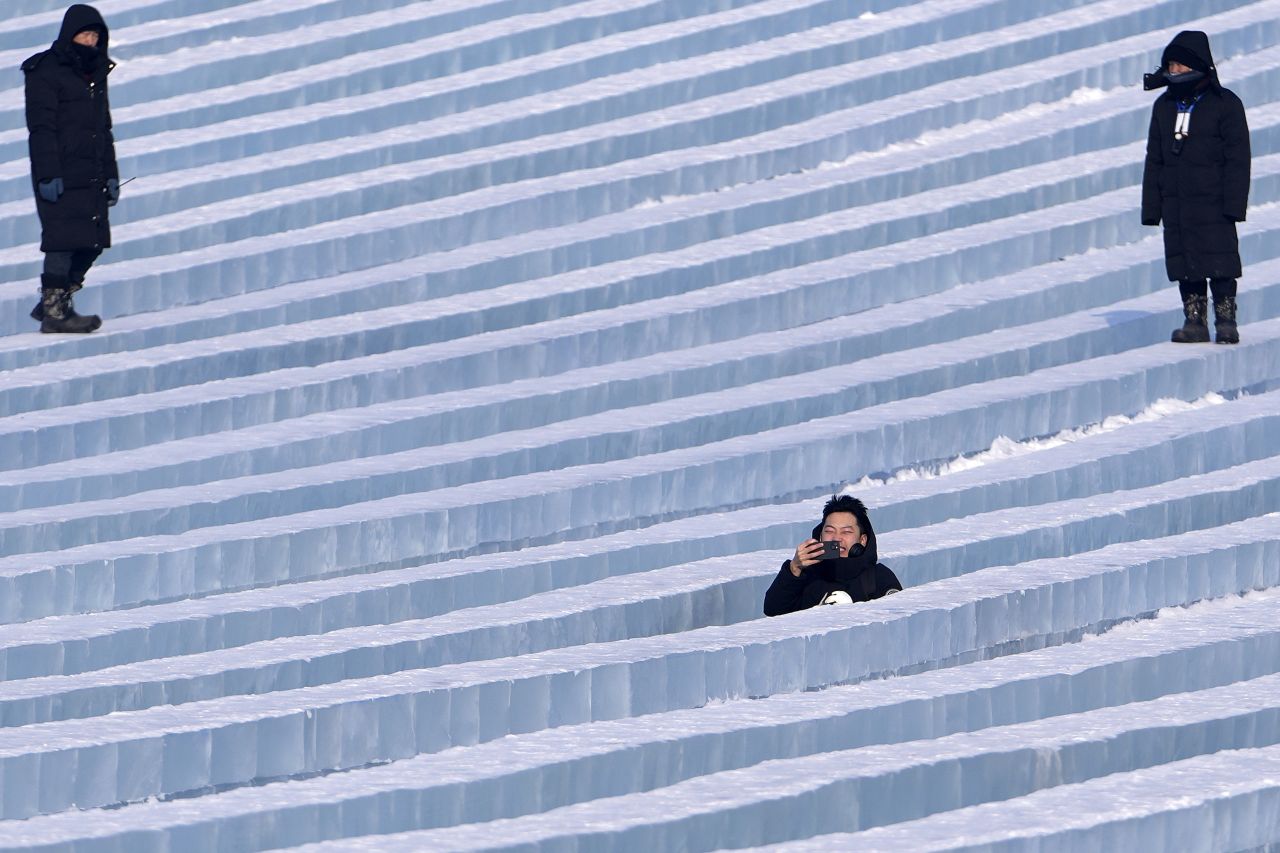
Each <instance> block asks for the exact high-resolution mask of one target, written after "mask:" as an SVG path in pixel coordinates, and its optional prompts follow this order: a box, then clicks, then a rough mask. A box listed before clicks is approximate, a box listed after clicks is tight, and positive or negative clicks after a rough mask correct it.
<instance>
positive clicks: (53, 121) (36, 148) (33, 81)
mask: <svg viewBox="0 0 1280 853" xmlns="http://www.w3.org/2000/svg"><path fill="white" fill-rule="evenodd" d="M26 101H27V130H28V131H29V132H30V134H31V136H30V149H31V174H32V176H33V177H34V178H35V181H36V183H40V182H41V181H46V180H49V179H50V178H60V177H62V163H61V161H60V159H59V157H58V92H57V89H55V88H54V86H53V84H52V83H50V82H49V80H48V79H47V78H46V77H45V76H44V75H42V74H38V73H30V72H28V73H27V75H26Z"/></svg>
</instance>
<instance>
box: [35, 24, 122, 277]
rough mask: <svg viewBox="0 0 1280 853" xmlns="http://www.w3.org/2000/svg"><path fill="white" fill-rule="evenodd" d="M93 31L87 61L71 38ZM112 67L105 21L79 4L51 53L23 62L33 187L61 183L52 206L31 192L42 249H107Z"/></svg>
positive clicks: (112, 161) (115, 174)
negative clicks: (94, 41) (94, 45)
mask: <svg viewBox="0 0 1280 853" xmlns="http://www.w3.org/2000/svg"><path fill="white" fill-rule="evenodd" d="M90 27H95V28H97V29H98V30H99V32H100V36H99V41H98V55H97V57H96V59H88V60H86V58H85V57H83V56H82V55H81V52H80V51H77V49H76V47H77V46H76V45H74V44H73V43H72V39H73V38H74V37H75V35H76V33H78V32H80V31H81V30H84V29H87V28H90ZM114 67H115V65H114V63H112V62H111V60H110V59H109V58H108V56H107V26H106V23H105V22H104V21H103V20H102V16H101V15H100V14H98V11H97V10H96V9H94V8H93V7H92V6H85V5H82V4H76V5H75V6H72V7H71V8H69V9H67V13H66V15H64V16H63V19H62V29H61V31H60V32H59V34H58V40H57V41H55V42H54V43H53V47H51V48H49V49H48V50H46V51H42V52H41V53H37V54H36V55H35V56H33V57H31V58H30V59H28V60H27V61H26V62H24V63H22V70H23V72H25V74H26V94H27V129H28V130H29V131H30V134H31V136H30V149H31V179H32V187H33V188H34V187H35V186H36V185H38V184H39V183H40V182H41V181H45V180H49V179H52V178H61V179H62V182H63V194H62V196H61V198H59V199H58V200H57V201H56V202H53V203H50V202H47V201H45V200H44V199H43V198H41V197H40V194H39V192H37V193H36V210H37V212H38V213H39V214H40V225H41V228H42V234H41V239H40V249H41V250H42V251H45V252H63V251H72V250H75V249H95V248H97V249H105V248H107V247H108V246H110V245H111V228H110V226H109V224H108V222H107V194H106V182H107V180H108V179H116V180H118V179H119V175H120V173H119V171H118V169H117V166H116V149H115V139H114V137H113V136H112V133H111V108H110V106H109V104H108V102H107V75H108V74H109V73H111V69H112V68H114Z"/></svg>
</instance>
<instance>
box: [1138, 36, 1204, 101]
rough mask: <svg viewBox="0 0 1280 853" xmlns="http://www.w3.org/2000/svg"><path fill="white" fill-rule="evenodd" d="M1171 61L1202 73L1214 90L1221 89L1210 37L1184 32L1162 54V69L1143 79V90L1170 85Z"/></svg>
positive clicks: (1175, 37)
mask: <svg viewBox="0 0 1280 853" xmlns="http://www.w3.org/2000/svg"><path fill="white" fill-rule="evenodd" d="M1171 60H1172V61H1175V62H1181V63H1182V64H1183V65H1185V66H1187V67H1188V68H1191V69H1193V70H1194V71H1197V72H1200V73H1202V74H1203V75H1204V76H1205V78H1207V79H1208V81H1209V85H1210V86H1212V87H1213V88H1215V89H1219V88H1221V83H1219V81H1218V67H1217V65H1216V64H1215V63H1214V61H1213V51H1212V50H1210V49H1209V36H1208V35H1207V34H1205V33H1203V32H1201V31H1200V30H1183V31H1182V32H1180V33H1178V34H1177V35H1176V36H1174V37H1173V41H1171V42H1169V44H1168V46H1167V47H1165V49H1164V52H1163V53H1162V54H1160V67H1159V68H1157V69H1156V70H1155V72H1154V73H1152V74H1147V75H1145V76H1144V77H1143V88H1146V89H1159V88H1162V87H1164V86H1167V85H1169V78H1168V74H1167V71H1168V69H1169V62H1170V61H1171Z"/></svg>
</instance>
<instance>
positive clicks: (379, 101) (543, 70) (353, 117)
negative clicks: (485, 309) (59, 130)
mask: <svg viewBox="0 0 1280 853" xmlns="http://www.w3.org/2000/svg"><path fill="white" fill-rule="evenodd" d="M433 5H434V6H435V7H437V8H438V7H439V6H440V4H433ZM498 5H500V4H488V6H489V8H493V7H496V6H498ZM525 5H528V4H527V3H526V4H525ZM866 5H867V6H869V7H871V6H874V7H879V8H881V10H883V9H884V8H888V7H890V6H893V5H898V4H895V3H892V2H877V3H868V4H866ZM1057 5H1059V6H1061V5H1063V4H1062V3H1059V4H1057ZM1066 5H1078V3H1077V2H1076V0H1066ZM306 8H307V10H308V11H310V10H311V9H315V8H316V4H314V3H311V4H307V7H306ZM478 8H485V7H478ZM848 11H849V10H848V3H847V2H845V0H806V2H801V3H797V2H794V0H760V2H754V3H751V4H749V5H745V6H741V5H740V6H738V7H736V8H728V9H726V10H725V11H723V12H716V13H712V14H707V15H702V16H696V17H692V18H685V19H681V20H674V21H672V22H670V23H666V24H659V25H655V26H650V27H645V28H643V29H640V30H635V31H632V32H623V33H617V34H614V35H611V36H606V37H604V38H597V39H593V40H591V41H588V42H583V43H581V44H577V45H572V46H569V47H566V48H560V49H557V50H551V51H547V52H545V53H541V54H536V55H533V56H529V57H523V58H514V57H513V58H510V59H508V60H507V61H505V62H502V63H501V64H499V65H496V66H488V67H482V68H478V69H472V70H467V71H462V72H461V73H453V74H449V75H447V76H445V77H441V78H439V79H416V80H410V81H408V82H406V84H405V85H400V86H396V87H394V89H392V90H390V91H391V92H394V94H395V97H396V98H397V99H398V100H399V102H400V104H401V109H399V110H397V112H398V114H399V115H398V117H397V116H392V115H388V119H389V120H390V121H381V122H375V123H373V124H372V125H371V124H370V123H368V122H367V121H366V120H365V119H364V118H362V112H367V111H368V110H369V108H370V107H376V106H377V105H382V106H385V105H386V103H387V100H386V99H387V96H388V94H387V93H386V92H383V93H379V97H378V98H376V99H374V98H370V97H368V96H359V95H353V96H350V97H338V98H336V99H335V100H332V101H329V102H327V103H324V104H321V105H319V106H318V107H317V106H311V107H297V106H296V104H297V102H298V100H299V98H298V96H297V95H295V96H294V100H293V101H291V102H289V103H288V104H287V106H288V107H292V109H287V108H286V109H279V110H276V111H274V112H261V113H260V115H261V116H262V119H260V120H259V121H258V122H256V125H257V127H258V129H259V130H261V128H262V126H263V122H265V121H277V122H278V121H282V120H284V119H287V118H289V117H290V116H293V117H294V119H293V120H294V121H295V122H296V121H297V120H298V119H299V118H301V117H302V116H304V115H309V116H311V119H312V120H313V121H314V120H315V119H317V118H321V119H322V121H321V122H320V123H319V124H318V125H313V126H311V127H308V128H307V129H305V130H299V131H298V132H296V133H294V134H293V136H294V139H293V141H292V144H291V145H290V146H288V147H284V148H281V149H280V150H278V151H276V152H274V156H275V158H277V160H282V161H283V162H285V163H287V162H290V161H291V160H294V159H295V158H297V157H298V156H299V155H302V156H303V157H308V156H309V159H310V160H311V163H312V166H313V167H314V166H316V165H319V164H321V163H323V162H324V161H325V160H327V159H332V157H333V154H334V153H335V152H339V151H340V150H341V149H342V148H346V149H347V156H344V157H341V158H340V159H341V161H342V164H343V165H342V167H341V169H340V171H348V170H352V169H353V168H358V166H356V167H353V165H352V164H353V162H358V161H353V158H352V156H351V155H353V154H355V153H356V152H358V151H362V150H367V151H373V152H375V153H380V154H381V157H382V159H376V158H375V160H374V162H375V163H377V164H379V165H385V164H386V163H387V162H389V160H388V159H387V158H392V159H395V160H399V159H402V158H405V157H406V156H410V159H411V155H410V152H412V151H413V150H415V146H414V145H413V142H412V140H411V139H405V138H404V137H405V136H406V135H408V136H412V135H415V134H414V132H413V130H412V128H411V126H410V125H407V124H406V123H408V122H413V121H415V120H417V121H420V120H421V119H428V120H429V117H431V116H436V117H438V116H439V115H441V114H443V113H446V112H453V111H457V110H459V109H467V108H474V107H476V106H483V105H485V104H488V103H493V102H498V101H502V100H505V99H507V98H510V97H521V96H528V95H531V94H534V93H535V92H537V91H539V90H540V89H541V90H545V91H552V90H554V89H555V88H557V87H562V86H564V85H569V84H575V83H579V82H582V81H583V80H588V79H592V78H594V77H599V76H603V75H610V74H618V73H621V72H624V71H628V70H632V69H634V68H637V67H646V66H652V65H655V64H659V63H662V62H671V61H678V60H686V59H688V58H689V57H691V56H697V55H700V54H703V53H707V52H710V51H719V50H726V49H730V48H734V47H741V46H743V45H747V44H750V43H751V42H752V41H756V40H761V39H764V38H777V37H780V36H783V35H786V34H788V33H791V32H795V31H803V30H806V29H810V28H813V27H820V26H824V25H828V24H831V23H833V22H835V21H837V20H841V19H843V18H844V17H846V16H847V14H848ZM1029 12H1030V10H1028V9H1027V8H1026V7H1025V6H1019V5H1018V4H1016V3H1012V2H1010V0H987V2H986V3H983V4H973V3H959V2H957V0H933V2H926V3H913V4H909V5H906V6H905V7H900V8H897V9H896V10H895V13H894V15H893V16H892V17H890V18H888V19H887V20H883V21H878V20H875V19H871V20H867V19H865V18H864V26H863V30H862V37H861V39H860V41H859V43H858V48H859V51H860V55H861V56H862V57H863V59H864V60H865V59H867V58H870V57H872V56H873V55H875V54H876V53H883V52H886V51H887V50H892V49H894V48H895V47H898V46H901V47H906V46H912V45H914V44H921V43H928V42H930V41H933V40H936V39H937V38H938V37H939V36H940V35H943V34H947V33H956V34H965V33H972V32H975V31H977V30H979V29H981V28H982V26H983V24H985V22H986V21H987V20H988V19H990V18H991V17H993V15H999V16H1002V17H1005V18H1006V20H1008V19H1009V17H1010V16H1013V17H1015V18H1016V17H1018V16H1025V15H1027V14H1028V13H1029ZM873 14H874V13H873ZM254 20H263V18H262V16H260V15H259V16H257V17H256V18H255V19H254ZM179 26H180V24H179ZM170 27H172V25H170ZM196 32H197V33H198V36H197V37H199V36H203V35H204V34H205V33H206V32H207V30H205V29H201V30H197V31H196ZM360 58H361V60H362V61H363V62H364V63H365V66H364V71H367V69H368V67H369V64H370V63H371V62H372V64H374V65H375V66H376V65H378V64H379V63H378V60H377V58H376V57H371V56H370V55H369V54H361V57H360ZM386 60H387V61H388V62H391V63H392V64H393V65H394V64H398V63H404V62H405V61H406V57H405V56H404V55H403V54H402V53H401V54H399V55H398V54H397V52H395V51H390V52H388V53H387V55H386ZM408 61H410V62H413V61H414V60H413V58H412V57H409V58H408ZM325 65H326V63H320V66H321V67H322V68H323V67H324V66H325ZM376 70H378V71H382V70H384V69H382V68H377V69H376ZM364 71H362V73H364ZM273 82H274V83H275V85H276V87H277V90H276V91H275V92H272V91H271V89H270V88H269V87H268V86H267V85H265V84H259V85H256V86H255V85H253V84H242V85H241V86H239V87H228V89H227V90H224V93H223V97H219V96H218V93H216V92H215V93H207V92H206V93H202V98H201V109H200V111H199V112H201V113H205V114H206V115H205V116H204V117H203V118H201V119H199V121H202V122H209V121H210V120H211V118H214V117H217V118H225V117H228V116H227V113H226V111H227V110H228V109H230V108H231V105H232V104H234V103H235V102H236V100H237V99H238V98H243V97H244V94H245V89H246V88H250V87H252V88H254V89H260V90H261V91H259V92H257V94H256V98H257V100H256V101H255V104H256V105H255V109H258V110H262V109H264V108H265V106H266V104H264V103H262V101H261V98H262V97H263V96H264V95H266V96H268V97H280V92H279V88H280V87H281V86H282V83H283V81H282V80H281V79H280V78H279V77H274V78H273ZM296 83H297V84H298V85H300V86H302V87H306V88H315V87H316V81H315V79H314V78H306V77H303V76H301V75H299V76H298V78H297V81H296ZM237 93H239V94H237ZM211 95H212V96H213V97H212V101H213V102H212V103H211V102H210V100H211V98H210V96H211ZM3 97H4V96H3V94H0V102H3ZM301 100H303V101H306V100H307V98H306V97H302V98H301ZM362 104H363V106H362ZM175 111H179V112H181V113H189V112H191V111H190V107H189V104H186V103H183V102H182V101H180V100H177V99H175V100H174V101H172V102H164V101H162V102H161V103H159V104H137V105H133V106H129V107H124V108H121V107H119V106H117V109H116V111H115V118H116V121H117V124H120V123H121V122H123V123H124V125H125V127H124V133H123V134H122V138H124V137H127V138H129V139H133V140H138V141H139V143H140V144H137V145H133V146H131V147H133V148H135V149H137V150H134V151H132V152H126V154H125V157H126V159H125V165H126V166H127V167H128V168H129V169H130V170H131V171H138V172H141V173H145V174H147V175H148V181H147V184H146V186H144V187H138V188H137V189H136V190H134V191H133V192H131V193H130V195H129V202H130V205H129V209H130V211H137V210H139V203H140V198H145V196H146V194H147V192H148V188H153V187H156V186H165V185H166V184H167V183H168V180H167V179H166V176H164V175H158V174H157V173H158V172H159V171H161V170H160V169H159V168H157V166H158V165H159V164H158V163H156V162H154V161H149V160H148V159H147V158H148V157H150V156H152V155H153V154H154V153H155V149H157V148H161V149H163V148H165V147H172V146H173V145H174V144H178V145H187V146H189V145H190V144H191V142H192V138H191V137H192V136H195V137H199V136H200V134H201V129H199V128H195V129H193V130H192V131H190V132H188V134H186V136H187V139H186V141H185V142H181V141H179V140H178V139H177V138H176V137H174V138H170V139H169V140H168V141H167V142H165V143H163V144H162V143H161V141H160V140H149V141H148V142H147V143H146V144H142V141H143V140H146V138H147V137H148V136H150V135H151V134H154V133H159V132H162V131H160V130H159V128H163V127H165V126H166V124H167V123H168V122H171V121H172V120H173V119H172V115H173V113H174V112H175ZM344 114H345V115H344ZM235 115H236V114H235V113H232V114H231V116H230V117H235ZM336 118H345V119H346V121H347V123H348V124H349V125H354V126H358V127H360V129H361V131H362V135H360V136H354V137H353V136H344V137H341V138H337V139H335V138H334V131H333V129H332V127H330V126H331V125H333V123H334V120H335V119H336ZM144 119H146V120H144ZM147 120H149V121H150V124H148V122H147ZM131 124H132V125H133V127H132V128H130V127H129V125H131ZM321 127H327V128H329V129H327V130H325V131H324V132H319V129H320V128H321ZM398 128H407V130H406V132H400V131H398V130H397V129H398ZM228 130H232V128H224V129H223V133H224V134H225V132H226V131H228ZM422 130H423V131H424V133H425V130H426V128H425V126H424V127H423V128H422ZM239 132H241V133H246V132H248V129H247V128H245V127H243V126H241V128H240V130H239ZM0 138H2V137H0ZM319 138H327V139H328V140H329V141H327V142H316V141H313V140H316V139H319ZM322 150H327V151H328V154H327V155H319V154H318V153H317V152H318V151H322ZM246 159H248V160H250V161H252V160H256V159H263V158H253V157H247V158H246V156H245V152H244V151H241V152H239V153H237V154H236V155H235V156H234V157H233V158H232V159H231V161H230V162H228V163H226V164H222V163H204V164H202V165H201V167H200V169H199V172H203V173H204V179H203V180H204V181H208V179H209V178H210V177H212V176H214V175H217V176H219V177H220V178H221V177H224V176H225V175H226V174H227V172H228V171H230V172H231V173H232V174H234V173H235V172H236V171H237V170H239V169H240V168H241V166H242V164H244V162H245V160H246ZM266 159H267V160H268V162H269V161H270V159H271V158H266ZM493 159H494V160H497V159H498V158H497V157H494V158H493ZM540 159H545V158H540ZM17 166H18V163H16V162H13V161H11V162H9V163H7V164H0V198H5V199H9V198H13V199H17V198H22V197H25V196H26V195H29V194H30V190H29V187H27V186H25V185H24V184H23V182H22V177H23V176H22V175H21V174H18V173H17V171H16V170H17ZM297 166H304V162H303V161H302V160H299V161H298V162H297ZM277 167H278V164H277ZM260 168H261V172H260V173H259V176H260V177H259V179H260V180H264V181H270V180H271V179H270V177H269V175H270V174H271V173H272V172H273V171H274V169H272V168H270V167H262V166H260ZM333 168H334V167H333V166H330V170H329V171H328V172H327V173H324V174H336V173H337V172H334V171H333ZM304 174H308V175H313V173H312V172H310V171H306V172H304ZM313 176H314V175H313ZM157 178H158V179H159V183H157ZM227 183H229V184H232V186H231V187H230V188H229V189H230V190H231V191H230V193H229V195H235V194H238V193H236V192H235V189H234V182H231V181H227ZM463 185H464V186H465V184H463ZM211 190H212V191H214V192H218V191H219V190H217V189H215V188H211V187H206V188H204V190H203V192H205V193H208V192H210V191H211ZM139 193H142V194H143V195H142V196H141V197H140V196H139ZM183 195H185V196H188V197H189V196H190V193H183ZM175 201H178V200H175ZM178 203H182V202H180V201H179V202H178ZM187 203H189V201H188V202H187ZM143 204H145V201H143ZM142 209H143V210H145V209H146V208H145V207H143V208H142ZM135 215H136V214H135Z"/></svg>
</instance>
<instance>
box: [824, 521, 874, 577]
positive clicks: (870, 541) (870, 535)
mask: <svg viewBox="0 0 1280 853" xmlns="http://www.w3.org/2000/svg"><path fill="white" fill-rule="evenodd" d="M825 523H826V518H823V519H822V521H819V522H818V524H817V526H816V527H814V528H813V538H814V539H816V540H817V541H819V542H821V541H822V525H823V524H825ZM859 527H862V532H863V533H865V534H867V550H866V551H865V553H866V554H867V555H868V556H869V557H870V561H869V565H872V566H874V565H875V564H876V563H878V562H880V552H879V550H878V549H877V548H876V532H875V530H873V529H872V527H871V519H869V518H868V519H867V523H866V524H865V525H862V524H859Z"/></svg>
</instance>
